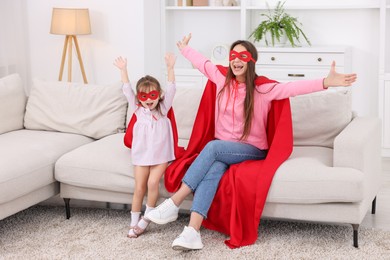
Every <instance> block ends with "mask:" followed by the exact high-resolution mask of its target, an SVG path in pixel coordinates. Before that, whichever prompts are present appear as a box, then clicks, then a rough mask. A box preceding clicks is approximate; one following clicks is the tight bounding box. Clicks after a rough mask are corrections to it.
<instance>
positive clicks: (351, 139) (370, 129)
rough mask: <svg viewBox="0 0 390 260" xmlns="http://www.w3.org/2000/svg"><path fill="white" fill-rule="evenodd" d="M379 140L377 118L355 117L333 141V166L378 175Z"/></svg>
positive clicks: (380, 133) (378, 122)
mask: <svg viewBox="0 0 390 260" xmlns="http://www.w3.org/2000/svg"><path fill="white" fill-rule="evenodd" d="M381 140H382V132H381V122H380V120H379V119H378V118H374V117H355V118H354V119H353V120H352V121H351V122H350V123H349V124H348V125H347V127H346V128H344V130H343V131H342V132H341V133H340V134H339V135H338V136H337V137H336V138H335V140H334V146H333V147H334V152H333V166H334V167H349V168H354V169H357V170H360V171H362V172H363V173H365V174H370V175H371V174H373V175H380V172H381V160H382V157H381Z"/></svg>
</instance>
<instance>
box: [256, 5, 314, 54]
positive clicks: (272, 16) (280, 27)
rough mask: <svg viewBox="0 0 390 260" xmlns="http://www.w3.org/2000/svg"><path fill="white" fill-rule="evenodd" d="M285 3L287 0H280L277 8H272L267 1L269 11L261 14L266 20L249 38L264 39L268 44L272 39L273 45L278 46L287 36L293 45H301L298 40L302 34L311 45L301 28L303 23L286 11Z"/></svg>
mask: <svg viewBox="0 0 390 260" xmlns="http://www.w3.org/2000/svg"><path fill="white" fill-rule="evenodd" d="M284 4H285V2H281V1H278V3H277V5H276V8H275V9H273V10H271V9H270V7H269V5H268V3H267V7H268V13H263V14H261V16H264V17H265V18H266V20H264V21H262V22H261V23H260V24H259V25H258V26H257V28H256V29H255V30H254V31H253V32H252V33H251V35H250V36H249V38H250V37H253V39H254V41H255V42H257V41H260V40H262V39H264V40H265V44H266V45H267V46H269V41H270V40H271V44H272V46H277V45H278V44H277V43H279V42H281V40H282V38H283V37H285V39H286V40H287V39H288V41H289V42H290V44H291V46H292V47H297V46H299V45H297V42H298V43H300V41H299V38H300V36H301V35H302V36H303V38H304V39H305V40H306V42H307V43H308V44H309V45H311V43H310V41H309V39H308V38H307V37H306V35H305V33H304V32H303V31H302V29H301V26H302V24H301V23H300V22H298V19H297V18H296V17H292V16H290V15H289V14H287V13H286V12H285V10H284V7H283V6H284ZM268 35H269V36H268ZM269 37H270V38H271V39H269ZM286 40H285V42H286ZM282 45H284V44H282Z"/></svg>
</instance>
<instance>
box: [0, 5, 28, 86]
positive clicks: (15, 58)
mask: <svg viewBox="0 0 390 260" xmlns="http://www.w3.org/2000/svg"><path fill="white" fill-rule="evenodd" d="M25 17H26V12H25V2H24V0H1V1H0V78H2V77H4V76H6V75H9V74H12V73H18V74H19V75H20V76H21V78H22V79H23V81H24V87H25V89H27V85H26V83H27V82H28V76H29V75H28V64H29V63H28V60H29V59H28V55H27V48H28V41H27V39H28V36H27V30H26V28H27V26H26V19H25Z"/></svg>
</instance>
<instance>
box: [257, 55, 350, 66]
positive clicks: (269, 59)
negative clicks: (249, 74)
mask: <svg viewBox="0 0 390 260" xmlns="http://www.w3.org/2000/svg"><path fill="white" fill-rule="evenodd" d="M332 61H335V62H336V65H338V66H344V53H321V52H311V53H303V52H295V53H282V52H259V58H258V60H257V64H259V65H278V66H280V65H290V66H294V65H299V66H330V64H332Z"/></svg>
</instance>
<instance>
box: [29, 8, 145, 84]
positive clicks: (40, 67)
mask: <svg viewBox="0 0 390 260" xmlns="http://www.w3.org/2000/svg"><path fill="white" fill-rule="evenodd" d="M25 4H26V12H27V26H28V32H29V53H30V62H31V63H30V64H31V73H30V77H31V78H34V77H38V78H42V79H47V80H57V79H58V74H59V69H60V62H61V55H62V49H63V44H64V38H65V37H64V36H62V35H54V34H50V33H49V31H50V23H51V14H52V8H53V7H75V8H89V12H90V19H91V28H92V34H91V35H82V36H78V41H79V45H80V50H81V56H82V59H83V62H84V68H85V71H86V74H87V79H88V82H89V83H96V84H109V83H112V82H116V81H118V80H120V74H119V71H118V69H117V68H116V67H114V66H113V61H114V59H115V58H116V57H117V56H119V55H122V56H124V57H127V58H128V70H129V74H130V78H131V79H132V80H136V79H138V78H139V77H141V76H142V75H143V74H144V73H145V64H146V63H147V62H146V61H145V59H144V53H145V52H146V49H145V45H144V34H145V30H144V26H145V24H144V16H143V14H144V1H141V0H137V1H128V0H115V1H105V0H83V1H77V0H34V1H27V0H26V1H25ZM73 50H74V53H75V49H73ZM65 66H66V65H65ZM66 69H67V67H65V71H64V75H63V80H67V70H66ZM72 80H73V81H78V82H82V76H81V71H80V67H79V64H78V61H77V58H76V55H73V70H72Z"/></svg>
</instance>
